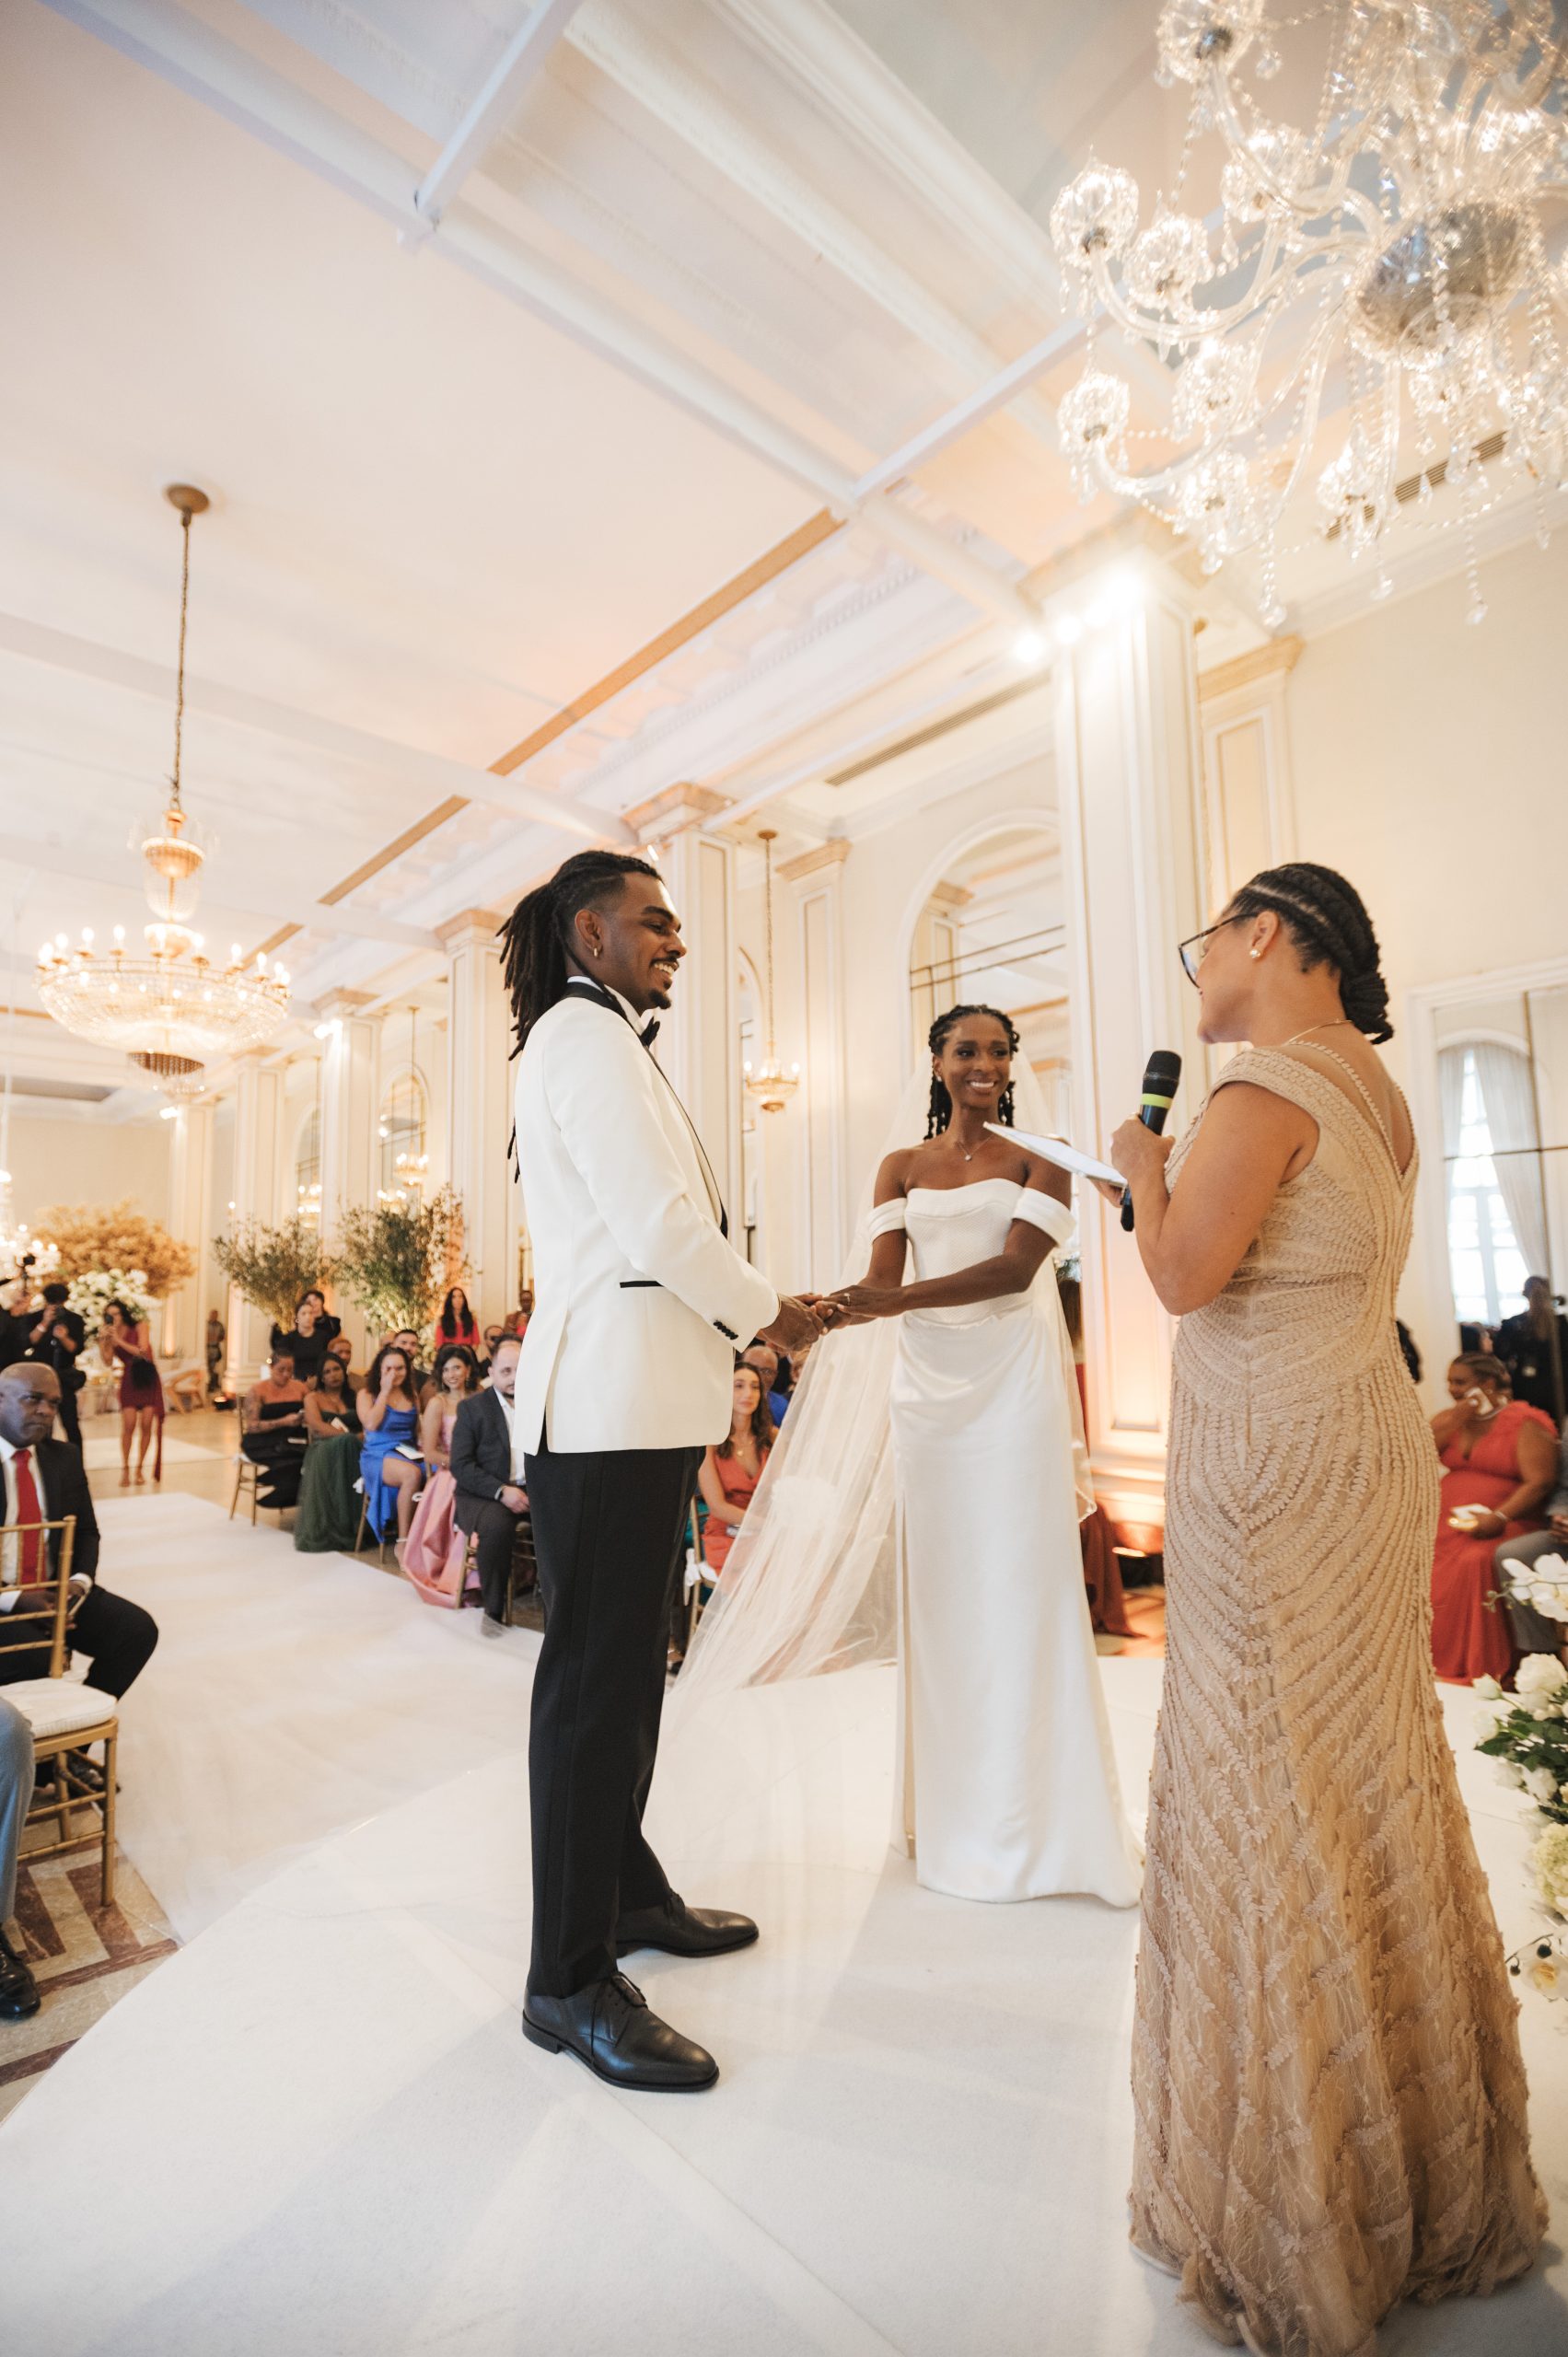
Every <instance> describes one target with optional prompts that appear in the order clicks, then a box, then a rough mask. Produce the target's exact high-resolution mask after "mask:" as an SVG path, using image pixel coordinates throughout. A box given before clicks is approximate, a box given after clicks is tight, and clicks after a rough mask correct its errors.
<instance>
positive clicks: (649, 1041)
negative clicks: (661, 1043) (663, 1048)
mask: <svg viewBox="0 0 1568 2357" xmlns="http://www.w3.org/2000/svg"><path fill="white" fill-rule="evenodd" d="M637 1037H638V1039H641V1041H642V1043H643V1045H644V1047H645V1048H651V1047H652V1046H653V1044H654V1041H655V1040H656V1039H657V1038H658V1016H655V1017H654V1019H653V1021H652V1022H651V1023H650V1024H649V1025H648V1027H647V1029H646V1030H645V1031H639V1032H638V1034H637Z"/></svg>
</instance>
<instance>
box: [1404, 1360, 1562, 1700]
mask: <svg viewBox="0 0 1568 2357" xmlns="http://www.w3.org/2000/svg"><path fill="white" fill-rule="evenodd" d="M1448 1395H1449V1398H1450V1399H1452V1400H1453V1402H1454V1404H1453V1406H1452V1407H1451V1408H1444V1409H1441V1410H1440V1411H1439V1412H1438V1413H1437V1414H1436V1415H1435V1416H1434V1417H1433V1419H1432V1436H1433V1439H1434V1441H1435V1442H1436V1444H1437V1454H1438V1456H1439V1457H1440V1458H1441V1460H1442V1464H1443V1468H1444V1472H1443V1492H1442V1505H1441V1509H1440V1511H1439V1515H1438V1522H1437V1544H1436V1549H1435V1550H1434V1555H1433V1559H1432V1659H1433V1665H1434V1667H1435V1669H1436V1672H1437V1675H1438V1677H1439V1678H1454V1679H1456V1680H1458V1682H1460V1683H1461V1684H1468V1683H1469V1680H1470V1679H1471V1678H1480V1677H1481V1676H1483V1675H1484V1676H1486V1677H1489V1678H1506V1677H1507V1676H1508V1673H1509V1672H1510V1670H1511V1669H1512V1668H1513V1667H1514V1644H1513V1639H1512V1636H1511V1634H1510V1631H1509V1624H1508V1616H1507V1614H1506V1613H1505V1612H1504V1611H1503V1609H1502V1608H1501V1607H1499V1606H1496V1605H1493V1606H1491V1607H1490V1608H1489V1607H1488V1605H1487V1603H1486V1600H1485V1599H1486V1598H1487V1596H1491V1595H1492V1594H1493V1593H1494V1591H1495V1590H1496V1587H1497V1585H1498V1579H1497V1562H1496V1557H1497V1542H1498V1540H1499V1539H1500V1538H1522V1537H1523V1536H1524V1534H1525V1533H1526V1532H1527V1531H1530V1530H1544V1529H1545V1527H1546V1524H1545V1521H1544V1518H1543V1516H1542V1515H1541V1511H1540V1510H1541V1508H1542V1506H1543V1505H1544V1504H1545V1503H1546V1501H1547V1499H1548V1498H1549V1497H1550V1496H1551V1492H1552V1490H1553V1488H1554V1487H1555V1486H1556V1480H1557V1427H1556V1426H1555V1424H1554V1423H1553V1422H1552V1421H1551V1417H1550V1416H1548V1415H1546V1414H1544V1413H1543V1412H1542V1411H1541V1410H1540V1409H1539V1408H1532V1407H1530V1406H1529V1405H1528V1403H1527V1401H1526V1400H1523V1399H1510V1398H1509V1396H1508V1370H1507V1369H1506V1367H1504V1365H1503V1364H1502V1363H1501V1361H1500V1360H1498V1359H1494V1358H1493V1357H1491V1356H1490V1355H1489V1354H1488V1353H1486V1352H1483V1351H1469V1352H1467V1353H1465V1355H1464V1356H1463V1357H1462V1358H1457V1359H1456V1360H1455V1361H1454V1363H1453V1364H1452V1365H1451V1366H1450V1367H1449V1369H1448ZM1456 1518H1457V1520H1458V1526H1459V1527H1458V1528H1456V1527H1454V1525H1455V1519H1456Z"/></svg>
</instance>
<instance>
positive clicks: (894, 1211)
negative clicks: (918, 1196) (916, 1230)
mask: <svg viewBox="0 0 1568 2357" xmlns="http://www.w3.org/2000/svg"><path fill="white" fill-rule="evenodd" d="M870 1225H871V1233H872V1235H873V1236H896V1235H897V1234H898V1233H899V1231H900V1229H901V1228H902V1227H903V1226H904V1225H905V1221H904V1199H903V1197H902V1196H901V1195H894V1196H892V1197H890V1198H889V1201H888V1202H885V1203H878V1204H877V1206H876V1208H875V1209H874V1210H873V1212H872V1214H871V1222H870Z"/></svg>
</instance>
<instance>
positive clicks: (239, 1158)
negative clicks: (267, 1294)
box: [226, 1051, 293, 1391]
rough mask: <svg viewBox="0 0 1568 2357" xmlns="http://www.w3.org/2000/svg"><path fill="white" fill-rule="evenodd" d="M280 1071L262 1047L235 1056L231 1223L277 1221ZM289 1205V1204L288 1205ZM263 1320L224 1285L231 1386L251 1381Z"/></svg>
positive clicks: (263, 1349) (261, 1351)
mask: <svg viewBox="0 0 1568 2357" xmlns="http://www.w3.org/2000/svg"><path fill="white" fill-rule="evenodd" d="M283 1094H284V1075H283V1073H282V1071H281V1070H280V1069H279V1068H278V1067H277V1066H275V1065H272V1064H268V1063H265V1062H263V1061H262V1058H261V1051H255V1052H253V1053H251V1054H250V1055H244V1056H237V1057H236V1058H235V1064H234V1224H235V1225H236V1226H237V1227H238V1226H239V1225H242V1224H243V1223H244V1222H246V1221H249V1220H259V1221H260V1222H261V1224H262V1225H265V1226H268V1227H272V1226H275V1225H277V1222H278V1220H279V1219H280V1218H281V1216H282V1213H283V1173H282V1167H281V1155H282V1139H281V1134H280V1130H281V1120H282V1114H283ZM292 1208H293V1206H292V1204H291V1205H290V1209H292ZM268 1330H269V1326H268V1320H267V1318H265V1317H264V1316H263V1315H262V1313H261V1311H260V1310H259V1309H252V1308H251V1307H250V1304H249V1303H248V1302H246V1301H245V1300H244V1299H243V1298H242V1297H241V1295H240V1294H239V1292H238V1288H237V1287H236V1286H234V1285H230V1287H229V1289H228V1364H227V1369H226V1382H227V1386H228V1388H229V1389H230V1390H231V1391H243V1390H245V1389H246V1388H248V1387H249V1386H250V1384H251V1383H252V1382H254V1380H255V1378H256V1376H257V1375H258V1373H259V1372H260V1369H261V1361H262V1360H263V1359H264V1358H265V1357H266V1355H267V1337H268Z"/></svg>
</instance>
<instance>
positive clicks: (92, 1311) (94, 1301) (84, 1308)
mask: <svg viewBox="0 0 1568 2357" xmlns="http://www.w3.org/2000/svg"><path fill="white" fill-rule="evenodd" d="M111 1301H120V1302H123V1303H124V1305H125V1306H126V1308H127V1309H128V1310H129V1311H130V1312H131V1315H132V1317H133V1318H135V1319H136V1320H137V1321H138V1322H140V1321H141V1320H143V1319H145V1318H150V1317H151V1316H152V1314H153V1305H152V1302H151V1301H150V1299H149V1298H148V1295H147V1278H146V1271H145V1270H144V1269H88V1270H87V1272H86V1274H85V1275H83V1276H79V1277H73V1279H72V1280H71V1290H70V1292H69V1293H68V1294H67V1295H66V1296H65V1306H66V1308H67V1309H74V1310H75V1313H76V1315H77V1317H78V1318H80V1319H81V1320H82V1322H83V1324H84V1325H85V1326H86V1328H87V1332H88V1333H89V1334H96V1333H97V1332H98V1330H99V1327H100V1326H101V1325H102V1324H103V1313H104V1311H105V1310H106V1309H107V1308H108V1306H109V1305H110V1302H111Z"/></svg>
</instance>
